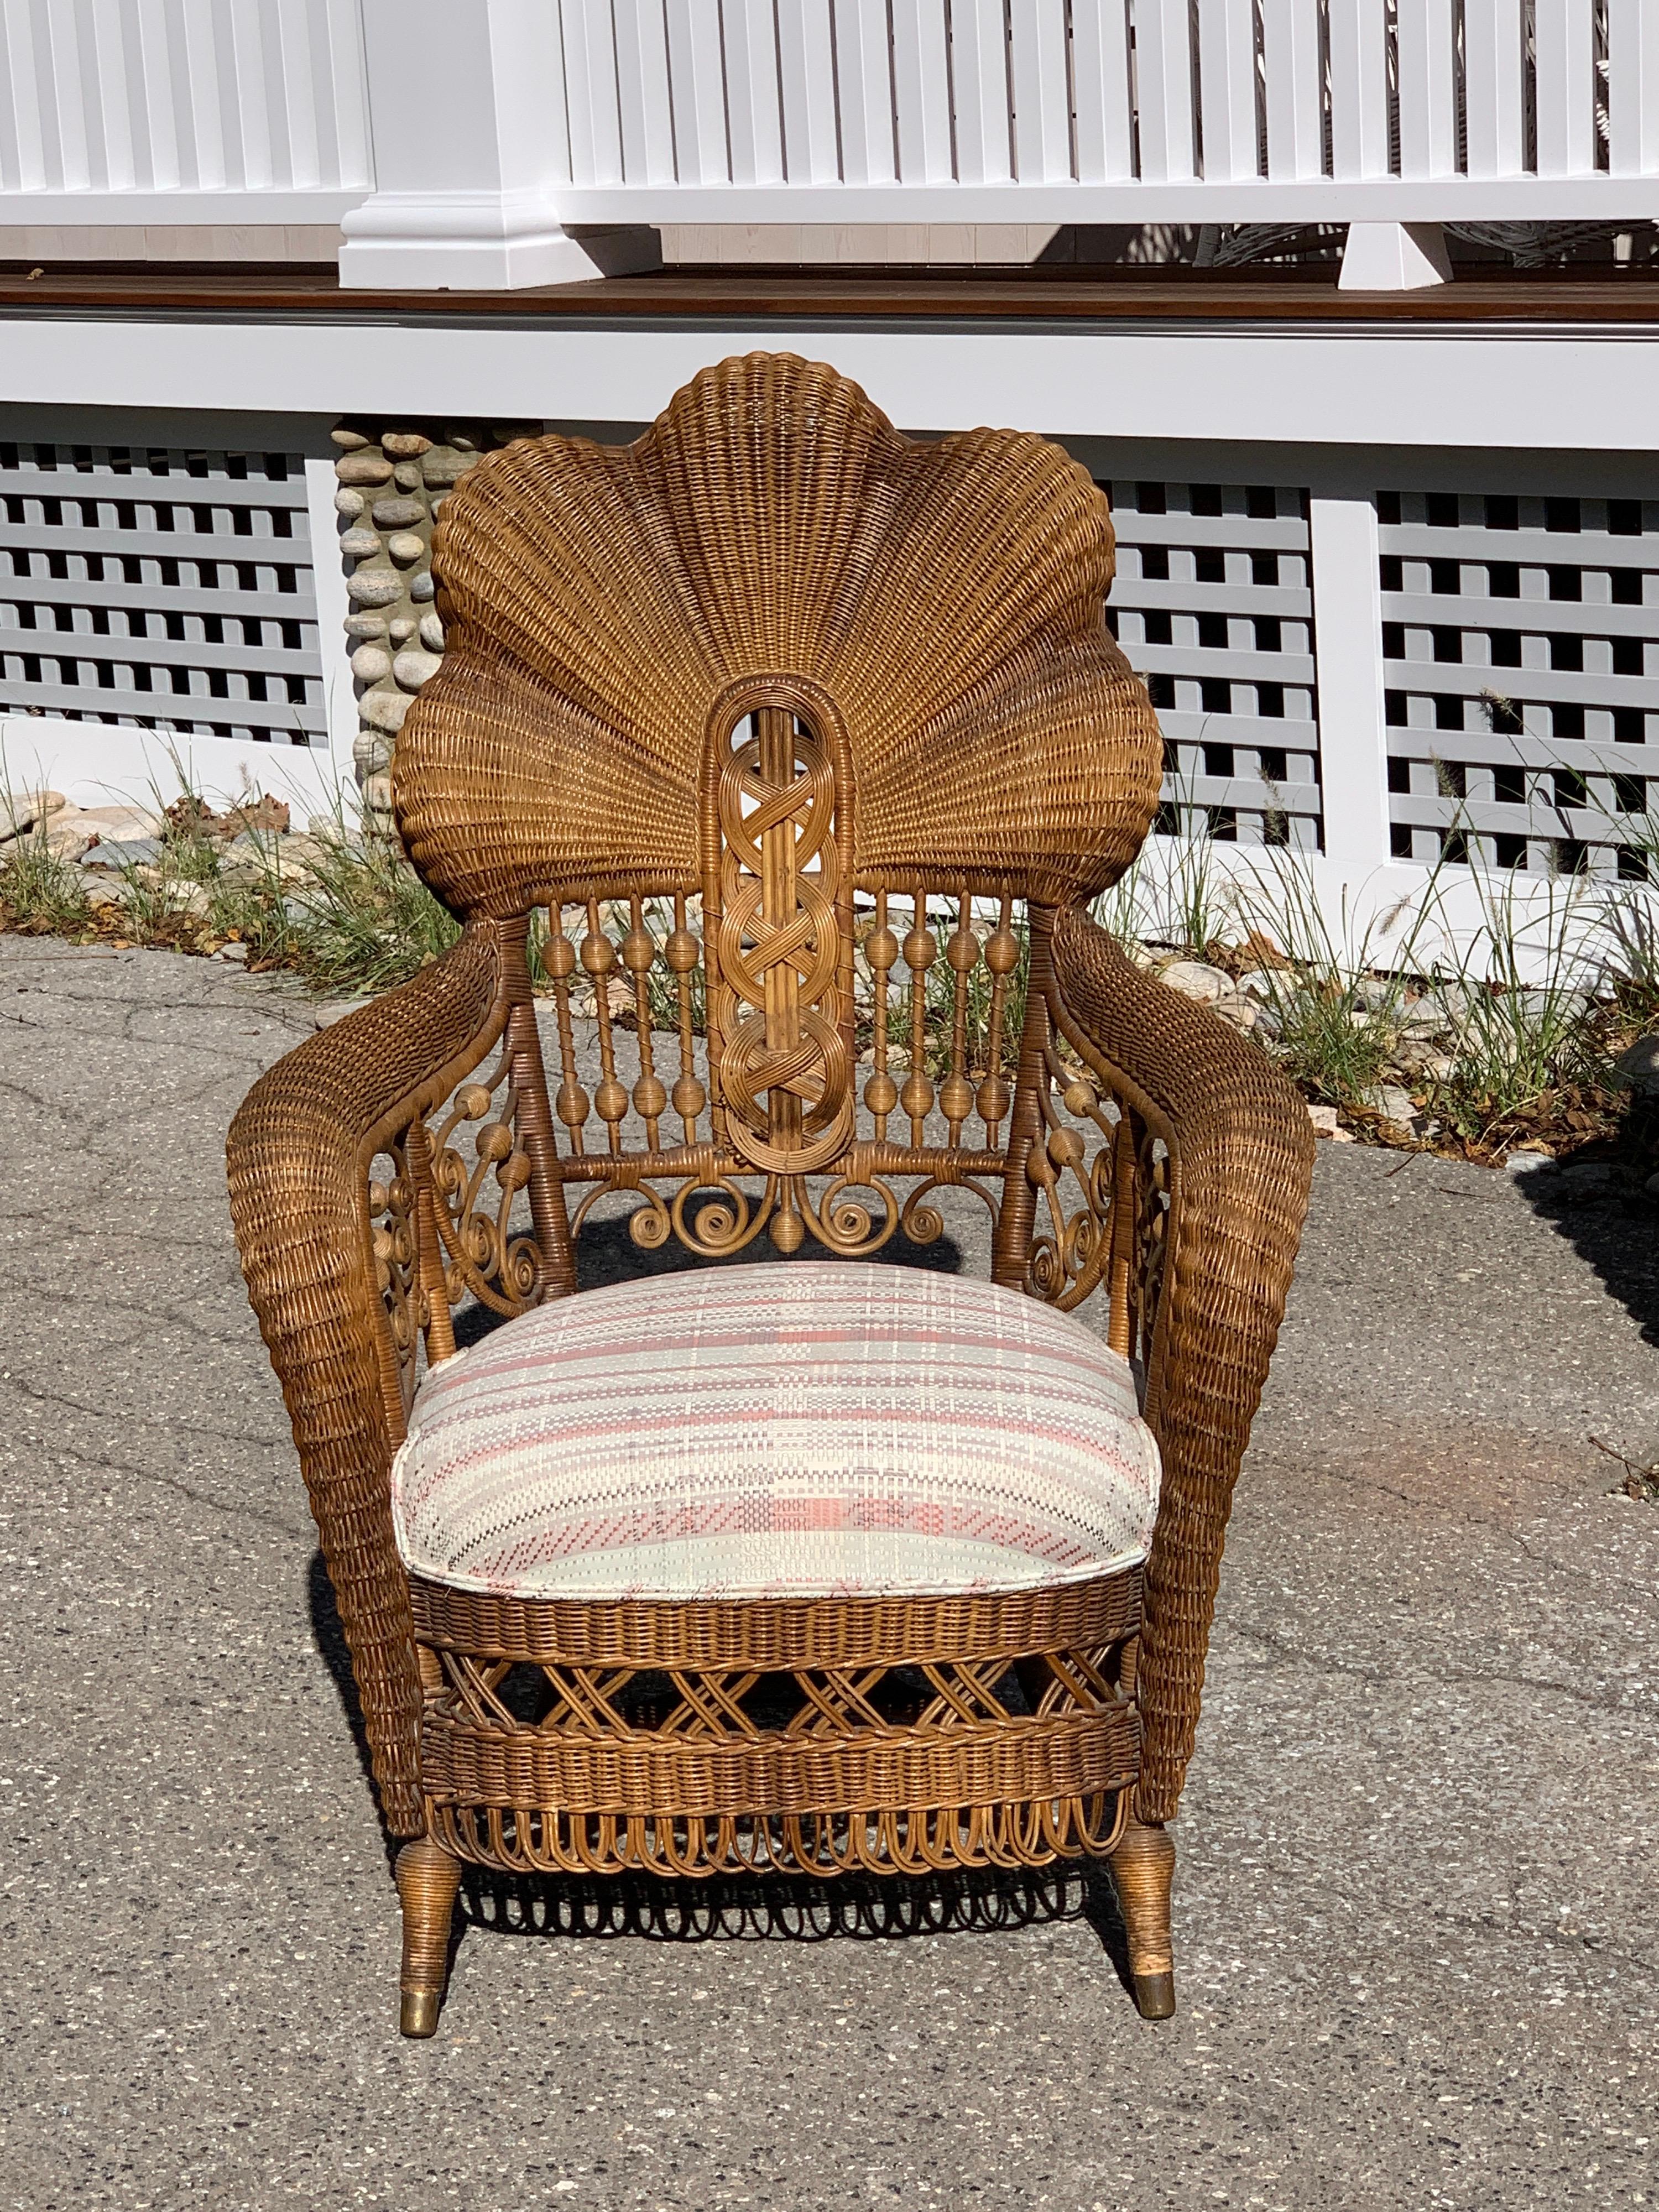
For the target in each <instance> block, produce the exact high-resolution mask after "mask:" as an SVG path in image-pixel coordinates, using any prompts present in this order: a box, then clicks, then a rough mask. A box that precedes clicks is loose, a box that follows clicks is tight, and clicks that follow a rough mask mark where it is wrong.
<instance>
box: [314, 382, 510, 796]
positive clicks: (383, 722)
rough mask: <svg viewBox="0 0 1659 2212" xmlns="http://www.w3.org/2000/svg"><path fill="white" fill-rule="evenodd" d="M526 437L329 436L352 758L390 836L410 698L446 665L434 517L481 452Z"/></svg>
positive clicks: (358, 429)
mask: <svg viewBox="0 0 1659 2212" xmlns="http://www.w3.org/2000/svg"><path fill="white" fill-rule="evenodd" d="M523 435H525V427H524V426H520V425H517V424H513V423H504V424H500V425H495V426H492V427H491V428H489V430H488V431H485V430H483V429H480V428H475V427H474V426H472V425H470V424H466V423H447V424H444V425H441V426H438V425H433V426H429V427H428V428H426V429H419V428H415V427H414V426H412V425H410V424H408V423H396V422H394V423H391V424H388V425H386V427H384V428H381V427H380V426H378V425H374V424H373V423H371V422H367V421H365V422H362V423H361V424H360V425H356V424H354V425H348V424H345V423H342V424H341V425H340V426H339V428H337V429H336V430H334V431H333V432H331V436H332V438H333V441H334V444H335V446H336V447H337V449H338V452H339V459H337V461H336V462H335V464H334V473H335V477H336V478H337V487H338V488H337V490H336V493H335V508H336V511H337V513H338V514H339V516H340V518H341V520H342V522H343V524H344V525H345V527H344V528H343V531H342V532H341V536H340V541H339V543H340V555H341V558H342V559H343V561H344V562H346V564H347V567H348V569H349V574H348V575H347V578H346V591H347V593H348V595H349V598H350V600H351V603H352V611H351V612H350V614H349V615H348V617H346V623H345V628H346V634H347V635H348V636H349V637H350V638H351V639H352V640H353V641H354V647H353V651H352V654H351V672H352V675H353V677H354V678H356V682H357V684H358V685H359V686H360V693H359V697H358V701H357V713H358V718H359V721H360V724H361V727H360V729H359V732H358V736H357V741H356V746H355V748H354V750H353V760H354V763H355V765H356V771H357V777H358V782H359V786H360V788H361V790H362V797H363V804H364V806H365V808H366V809H367V810H368V813H369V814H370V816H371V817H374V816H379V817H380V826H381V827H382V828H383V829H388V830H389V829H390V828H391V806H392V781H391V769H392V754H393V751H394V750H395V746H396V742H397V736H398V731H399V729H400V728H401V727H402V726H403V721H404V716H405V714H407V713H408V712H409V708H410V703H411V702H412V701H413V699H414V697H415V695H416V692H418V691H419V690H421V688H422V685H423V684H428V683H430V681H431V680H432V678H433V677H434V676H435V675H436V673H437V671H438V669H439V668H440V666H441V665H442V656H443V650H444V626H443V623H442V621H441V619H440V617H439V615H438V613H437V611H436V609H435V606H434V605H433V604H432V602H433V600H434V599H435V596H436V592H437V585H436V582H435V579H434V576H433V574H432V569H431V567H430V563H429V553H428V545H429V540H430V538H431V527H432V521H433V518H434V516H435V514H436V513H437V511H438V509H439V507H441V505H442V503H443V501H444V500H445V499H446V498H447V496H448V495H449V492H450V489H451V488H452V487H453V485H454V484H455V483H457V482H458V481H459V478H460V477H463V476H464V475H465V472H466V471H467V470H468V469H470V468H472V467H475V466H476V465H477V463H478V461H479V460H480V459H482V458H483V453H484V452H485V450H487V449H489V448H491V447H497V446H504V445H507V443H509V442H510V441H512V440H513V439H514V438H518V437H522V436H523Z"/></svg>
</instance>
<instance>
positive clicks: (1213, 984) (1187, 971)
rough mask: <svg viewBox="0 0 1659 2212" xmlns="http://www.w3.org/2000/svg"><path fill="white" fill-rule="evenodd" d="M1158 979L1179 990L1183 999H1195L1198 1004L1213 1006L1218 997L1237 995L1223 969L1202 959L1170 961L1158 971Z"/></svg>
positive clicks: (1174, 989)
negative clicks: (1214, 966)
mask: <svg viewBox="0 0 1659 2212" xmlns="http://www.w3.org/2000/svg"><path fill="white" fill-rule="evenodd" d="M1158 981H1159V982H1160V983H1167V984H1168V985H1169V987H1170V989H1171V990H1172V991H1179V992H1180V994H1181V995H1182V998H1183V999H1196V1000H1198V1001H1199V1003H1200V1006H1213V1005H1214V1004H1215V1002H1216V1000H1218V999H1221V998H1229V999H1231V998H1232V997H1234V996H1236V995H1237V994H1236V993H1235V992H1234V989H1233V979H1232V977H1231V975H1228V974H1227V972H1226V971H1225V969H1221V968H1212V967H1211V966H1210V965H1209V964H1208V963H1207V962H1206V961H1203V960H1175V961H1172V962H1171V963H1170V965H1169V966H1168V967H1167V968H1165V969H1161V970H1160V971H1159V975H1158Z"/></svg>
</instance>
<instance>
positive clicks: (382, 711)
mask: <svg viewBox="0 0 1659 2212" xmlns="http://www.w3.org/2000/svg"><path fill="white" fill-rule="evenodd" d="M414 703H415V702H414V700H413V699H412V698H410V695H409V694H408V692H407V691H365V692H364V694H363V696H362V698H361V699H360V700H359V701H358V702H357V712H358V714H361V715H362V719H363V720H364V721H366V722H367V723H368V726H369V727H370V728H371V729H374V730H383V731H384V732H386V735H387V736H388V737H393V738H395V737H396V736H397V734H398V731H399V730H401V729H402V727H403V726H404V715H405V714H408V712H409V710H410V708H411V707H412V706H413V705H414Z"/></svg>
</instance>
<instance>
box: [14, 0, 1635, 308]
mask: <svg viewBox="0 0 1659 2212" xmlns="http://www.w3.org/2000/svg"><path fill="white" fill-rule="evenodd" d="M0 41H3V56H4V81H3V83H0V224H11V225H19V224H60V225H61V224H70V223H79V224H85V225H88V226H106V225H110V224H122V223H143V224H146V225H154V224H157V223H165V222H178V223H179V224H186V223H188V224H201V223H204V222H211V223H220V224H224V223H267V224H268V223H276V222H332V221H334V220H336V219H337V218H338V217H339V216H342V215H343V216H345V230H346V244H345V247H344V250H343V255H342V273H343V278H344V281H345V282H347V283H351V284H359V285H371V286H373V285H398V286H407V287H414V288H416V289H419V288H423V287H436V286H443V285H480V286H490V287H503V286H512V285H521V284H532V283H547V282H550V281H556V280H557V279H560V278H566V277H570V276H582V275H587V274H592V273H593V270H594V269H595V267H596V266H599V265H616V263H617V258H618V257H621V258H623V259H624V260H625V259H626V258H628V257H629V255H630V254H634V253H636V252H637V251H638V250H639V245H638V242H639V240H640V238H641V234H648V232H649V230H650V229H651V228H653V227H655V226H660V225H662V224H665V223H672V224H688V225H689V224H697V225H703V224H716V225H719V224H738V225H754V224H765V225H814V226H817V225H832V226H833V225H853V224H859V225H866V224H881V225H888V226H911V225H928V226H933V225H939V224H969V225H986V224H1022V225H1026V226H1030V225H1042V224H1048V223H1053V224H1055V225H1060V224H1071V223H1080V224H1117V223H1127V224H1136V223H1173V224H1185V223H1192V224H1198V223H1225V224H1231V223H1251V222H1271V223H1279V222H1340V223H1348V224H1351V225H1354V226H1370V225H1378V226H1387V227H1388V228H1386V229H1384V230H1382V231H1380V232H1376V233H1373V232H1370V231H1368V230H1364V229H1356V231H1355V233H1354V234H1353V236H1352V240H1351V246H1352V259H1351V266H1350V270H1349V276H1350V279H1351V280H1354V279H1359V278H1364V280H1365V281H1368V282H1372V283H1396V284H1397V283H1413V282H1422V281H1432V280H1433V279H1434V277H1435V276H1437V274H1442V273H1443V264H1441V263H1440V261H1439V258H1438V256H1439V246H1438V240H1437V235H1436V234H1435V231H1434V229H1433V228H1432V227H1433V226H1437V225H1439V224H1443V223H1445V222H1459V221H1468V222H1537V221H1558V220H1575V219H1587V220H1595V221H1607V222H1638V221H1644V220H1649V219H1651V218H1653V217H1654V216H1659V4H1656V0H1013V5H1012V8H1009V9H1005V7H1004V4H1003V0H719V3H718V4H717V0H0ZM1413 227H1414V228H1413ZM573 231H576V232H589V233H592V232H594V231H598V232H600V233H610V234H611V236H610V238H609V240H608V242H599V243H595V242H594V241H593V240H592V239H591V238H590V239H589V240H587V241H586V243H585V244H582V243H577V242H576V241H574V240H573V239H572V238H571V236H570V235H569V234H570V233H571V232H573Z"/></svg>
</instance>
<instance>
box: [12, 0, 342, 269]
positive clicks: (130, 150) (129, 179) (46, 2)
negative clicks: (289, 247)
mask: <svg viewBox="0 0 1659 2212" xmlns="http://www.w3.org/2000/svg"><path fill="white" fill-rule="evenodd" d="M0 53H3V76H0V223H7V224H32V225H33V224H49V225H55V226H62V225H77V224H84V225H96V226H98V227H100V228H102V227H106V226H109V225H112V224H121V223H145V224H152V223H156V224H162V223H168V222H176V223H180V224H191V225H199V224H204V223H206V224H217V223H320V222H337V221H338V219H339V217H340V216H342V215H343V213H344V212H345V210H346V209H347V208H349V207H351V206H354V205H356V204H357V203H358V202H360V201H361V200H362V198H363V197H364V195H365V193H366V192H368V190H369V189H370V187H371V186H372V185H373V183H374V163H373V161H372V159H371V155H370V149H369V125H368V100H367V95H366V91H365V82H364V69H363V53H362V21H361V15H360V10H359V8H358V5H357V0H0Z"/></svg>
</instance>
